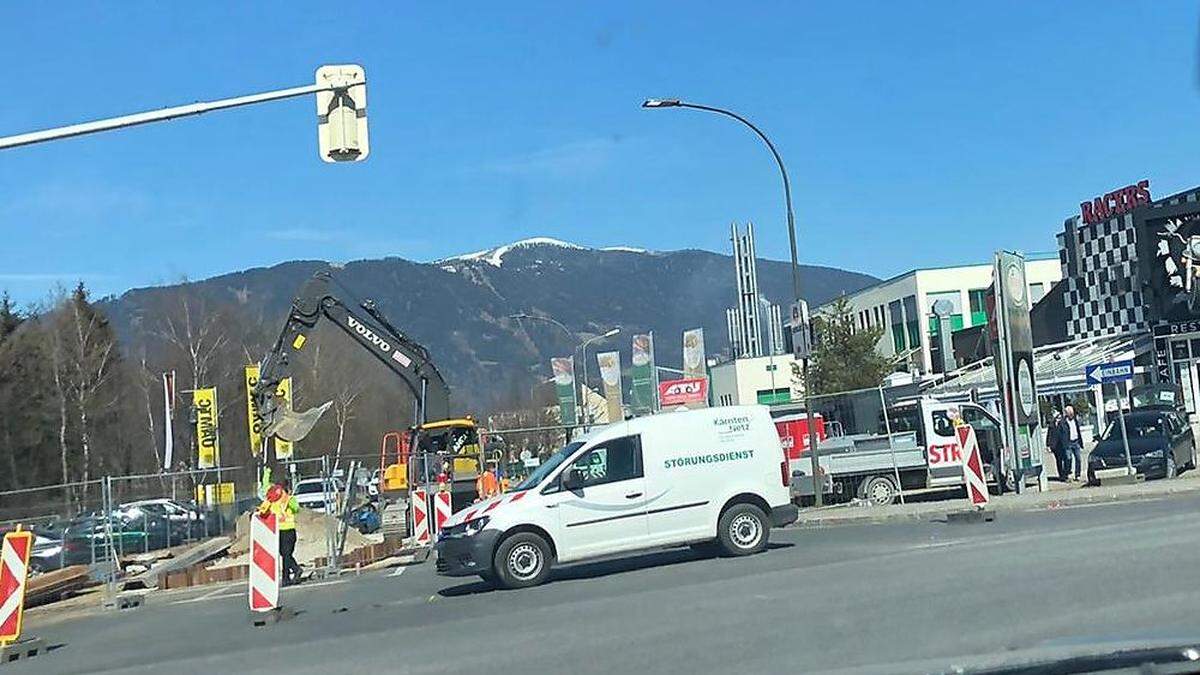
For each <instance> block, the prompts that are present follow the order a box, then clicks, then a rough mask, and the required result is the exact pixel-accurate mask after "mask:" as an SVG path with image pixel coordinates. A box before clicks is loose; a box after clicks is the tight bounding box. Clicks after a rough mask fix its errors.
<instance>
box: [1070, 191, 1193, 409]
mask: <svg viewBox="0 0 1200 675" xmlns="http://www.w3.org/2000/svg"><path fill="white" fill-rule="evenodd" d="M1058 245H1059V257H1060V259H1061V262H1062V267H1063V271H1064V296H1063V301H1064V303H1065V305H1066V310H1067V335H1068V338H1069V339H1071V340H1083V339H1089V338H1096V337H1100V336H1113V335H1128V336H1138V335H1141V336H1146V338H1147V339H1146V340H1144V342H1142V344H1144V345H1145V347H1144V348H1139V349H1137V353H1136V360H1137V364H1138V366H1139V368H1138V370H1139V371H1143V368H1144V373H1145V375H1144V376H1143V377H1144V379H1148V380H1152V381H1157V382H1173V383H1175V384H1178V385H1179V386H1180V388H1181V389H1182V390H1183V398H1184V403H1185V405H1186V406H1187V409H1188V411H1189V412H1191V413H1196V412H1197V406H1198V405H1200V370H1198V368H1200V188H1192V189H1190V190H1187V191H1184V192H1180V193H1178V194H1174V195H1171V196H1169V197H1165V198H1163V199H1159V200H1153V199H1152V198H1151V196H1150V182H1149V181H1147V180H1142V181H1139V182H1137V183H1135V184H1133V185H1129V186H1126V187H1123V188H1120V189H1117V190H1113V191H1111V192H1108V193H1107V194H1105V195H1103V196H1099V197H1096V198H1094V199H1092V200H1090V201H1086V202H1083V203H1082V204H1080V209H1079V213H1078V214H1076V215H1073V216H1071V217H1069V218H1067V219H1066V221H1065V222H1064V223H1063V230H1062V232H1060V233H1059V234H1058Z"/></svg>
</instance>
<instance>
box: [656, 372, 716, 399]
mask: <svg viewBox="0 0 1200 675" xmlns="http://www.w3.org/2000/svg"><path fill="white" fill-rule="evenodd" d="M707 400H708V380H707V379H705V378H703V377H687V378H684V379H682V380H667V381H666V382H659V383H658V402H659V404H660V405H663V406H669V405H685V404H688V403H700V402H701V401H707Z"/></svg>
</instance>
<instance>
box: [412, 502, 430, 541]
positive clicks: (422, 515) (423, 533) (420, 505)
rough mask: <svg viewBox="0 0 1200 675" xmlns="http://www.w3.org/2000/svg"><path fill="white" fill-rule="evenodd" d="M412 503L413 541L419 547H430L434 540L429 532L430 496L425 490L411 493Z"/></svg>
mask: <svg viewBox="0 0 1200 675" xmlns="http://www.w3.org/2000/svg"><path fill="white" fill-rule="evenodd" d="M409 497H410V501H411V502H412V524H413V527H412V531H413V541H415V542H416V543H417V545H418V546H428V545H429V543H430V541H431V540H432V539H433V537H432V533H431V532H430V531H429V496H428V494H427V493H426V492H425V491H424V490H413V491H412V492H411V493H409Z"/></svg>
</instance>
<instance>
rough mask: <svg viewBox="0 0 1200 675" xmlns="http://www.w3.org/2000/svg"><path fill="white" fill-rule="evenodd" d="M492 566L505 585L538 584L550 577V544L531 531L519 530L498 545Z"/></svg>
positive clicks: (522, 585) (511, 586)
mask: <svg viewBox="0 0 1200 675" xmlns="http://www.w3.org/2000/svg"><path fill="white" fill-rule="evenodd" d="M492 569H493V571H494V572H495V574H496V581H497V582H498V583H499V585H500V586H502V587H504V588H526V587H528V586H537V585H538V584H540V583H542V582H544V581H545V580H546V578H547V577H549V576H550V545H549V544H547V543H546V540H545V539H542V538H541V537H539V536H538V535H536V534H533V533H532V532H518V533H517V534H514V535H513V536H511V537H509V538H508V539H505V540H504V541H503V542H502V543H501V544H500V546H498V547H497V548H496V556H495V558H494V559H493V560H492Z"/></svg>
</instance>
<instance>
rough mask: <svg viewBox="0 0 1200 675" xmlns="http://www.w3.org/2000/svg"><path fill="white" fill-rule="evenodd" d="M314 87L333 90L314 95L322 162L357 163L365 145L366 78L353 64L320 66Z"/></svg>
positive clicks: (366, 147)
mask: <svg viewBox="0 0 1200 675" xmlns="http://www.w3.org/2000/svg"><path fill="white" fill-rule="evenodd" d="M317 84H318V85H332V86H334V87H336V88H335V89H333V90H330V91H321V92H317V142H318V146H319V148H320V153H321V159H322V160H323V161H326V162H361V161H362V160H364V159H366V158H367V155H368V154H369V153H370V146H369V145H368V143H367V75H366V72H364V71H363V69H362V66H356V65H353V64H348V65H337V66H321V67H320V68H318V69H317Z"/></svg>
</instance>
